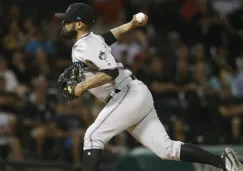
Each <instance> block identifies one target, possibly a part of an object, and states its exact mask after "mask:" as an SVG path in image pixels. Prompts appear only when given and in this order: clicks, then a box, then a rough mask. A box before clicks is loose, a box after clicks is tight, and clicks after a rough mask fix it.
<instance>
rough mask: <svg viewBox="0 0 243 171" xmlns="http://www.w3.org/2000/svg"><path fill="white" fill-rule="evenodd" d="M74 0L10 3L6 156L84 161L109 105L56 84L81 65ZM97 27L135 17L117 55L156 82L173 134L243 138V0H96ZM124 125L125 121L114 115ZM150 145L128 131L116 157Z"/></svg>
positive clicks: (4, 94) (2, 23)
mask: <svg viewBox="0 0 243 171" xmlns="http://www.w3.org/2000/svg"><path fill="white" fill-rule="evenodd" d="M73 2H80V1H74V0H66V1H65V0H50V1H46V0H45V1H34V0H15V1H13V0H8V1H5V0H4V1H3V2H2V1H1V3H0V41H1V42H0V157H2V159H4V160H10V159H13V160H27V159H33V160H38V161H39V160H43V161H45V160H48V161H50V160H51V161H66V162H68V163H75V164H80V163H81V161H82V143H83V135H84V133H85V130H86V129H87V127H88V126H89V125H90V124H91V123H92V122H93V120H94V119H95V117H96V116H97V115H98V113H99V111H100V110H101V109H102V107H103V105H104V104H102V103H100V102H99V101H97V100H96V99H95V98H94V97H93V96H91V95H90V94H88V93H86V94H84V96H83V97H80V98H79V99H77V100H75V101H73V102H72V104H71V105H69V104H68V103H67V102H66V101H65V100H64V99H63V97H62V96H61V94H60V93H59V92H58V90H57V89H56V79H57V76H58V75H59V74H60V73H61V72H62V71H63V69H64V68H66V67H68V66H69V65H70V64H71V53H70V51H71V47H72V44H73V42H71V41H65V40H63V39H61V38H60V37H59V34H60V30H61V21H59V20H57V19H56V18H55V16H54V13H55V12H64V11H66V9H67V7H68V5H69V4H71V3H73ZM85 2H86V3H89V4H90V5H92V6H93V7H94V9H95V11H96V13H97V24H96V25H95V27H94V30H93V31H94V33H97V34H101V33H104V32H106V31H108V30H110V29H111V28H114V27H117V26H119V25H121V24H123V23H126V22H129V21H130V20H131V19H132V16H133V15H134V14H136V13H138V12H144V13H146V14H147V15H148V17H149V22H148V24H147V25H146V27H143V28H137V29H135V30H133V31H131V32H128V33H126V34H124V35H123V36H122V38H121V40H120V41H119V42H118V43H116V44H114V45H112V51H113V52H112V53H113V54H114V55H115V57H116V58H117V59H119V60H121V61H122V62H123V63H124V65H126V66H127V67H128V68H130V69H131V70H132V71H133V73H134V75H135V76H136V77H137V78H138V79H140V80H142V81H144V82H145V83H146V84H147V85H148V86H149V88H150V89H151V91H152V93H153V96H154V100H155V107H156V110H157V112H158V114H159V118H160V119H161V122H162V123H163V124H164V126H165V128H166V130H167V131H168V134H169V135H170V137H171V138H172V139H175V140H179V141H186V142H191V143H194V144H203V145H222V144H241V143H242V140H243V139H242V128H243V127H242V114H243V103H242V102H243V51H242V49H243V1H241V0H150V1H146V0H96V1H95V0H93V1H85ZM114 124H115V123H114ZM137 146H140V144H139V143H138V142H136V141H135V140H134V139H133V138H132V137H131V136H130V135H129V134H127V133H126V132H124V133H122V134H120V135H117V136H116V137H114V138H113V139H112V140H111V142H109V143H108V144H107V146H106V148H105V149H106V150H105V151H106V152H105V158H104V160H105V161H107V163H110V161H115V159H116V157H114V156H120V155H124V154H126V153H127V152H128V151H129V150H130V149H132V148H134V147H137Z"/></svg>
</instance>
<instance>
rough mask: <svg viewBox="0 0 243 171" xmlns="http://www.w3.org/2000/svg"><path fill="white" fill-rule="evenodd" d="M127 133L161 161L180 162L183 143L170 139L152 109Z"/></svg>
mask: <svg viewBox="0 0 243 171" xmlns="http://www.w3.org/2000/svg"><path fill="white" fill-rule="evenodd" d="M128 131H129V132H130V133H131V135H132V136H133V137H134V138H136V139H137V140H138V141H139V142H141V143H142V144H143V145H144V146H145V147H147V148H149V149H150V150H151V151H152V152H154V153H155V154H156V155H157V156H159V157H160V158H161V159H166V160H180V150H181V145H182V144H183V143H182V142H180V141H173V140H171V139H170V137H169V136H168V134H167V132H166V130H165V128H164V126H163V125H162V123H161V122H160V120H159V118H158V117H157V113H156V110H155V109H154V108H152V110H151V112H150V113H149V114H148V115H147V116H146V117H145V118H144V119H143V120H142V121H141V122H140V123H138V124H137V125H135V126H133V127H131V128H130V129H129V130H128Z"/></svg>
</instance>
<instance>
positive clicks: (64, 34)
mask: <svg viewBox="0 0 243 171" xmlns="http://www.w3.org/2000/svg"><path fill="white" fill-rule="evenodd" d="M61 36H62V37H64V38H65V39H74V38H76V36H77V31H76V30H75V26H74V25H73V26H72V28H71V30H69V31H67V30H66V29H65V28H63V29H62V32H61Z"/></svg>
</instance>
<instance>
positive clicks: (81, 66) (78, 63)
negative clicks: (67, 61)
mask: <svg viewBox="0 0 243 171" xmlns="http://www.w3.org/2000/svg"><path fill="white" fill-rule="evenodd" d="M73 65H76V66H78V67H79V68H86V67H87V65H86V64H85V63H83V62H82V61H75V62H73Z"/></svg>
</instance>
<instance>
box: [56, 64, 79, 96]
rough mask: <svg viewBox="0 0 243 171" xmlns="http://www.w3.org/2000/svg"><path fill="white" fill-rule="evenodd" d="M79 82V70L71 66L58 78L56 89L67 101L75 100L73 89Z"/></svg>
mask: <svg viewBox="0 0 243 171" xmlns="http://www.w3.org/2000/svg"><path fill="white" fill-rule="evenodd" d="M80 82H81V74H80V68H79V67H78V66H76V65H72V66H70V67H69V68H67V69H65V71H64V72H63V73H62V74H61V75H60V76H59V77H58V80H57V87H58V88H59V90H60V91H61V92H62V95H63V96H64V97H65V98H67V99H68V100H69V101H71V100H73V99H75V98H77V97H75V95H74V88H75V87H76V85H77V84H78V83H80Z"/></svg>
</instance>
